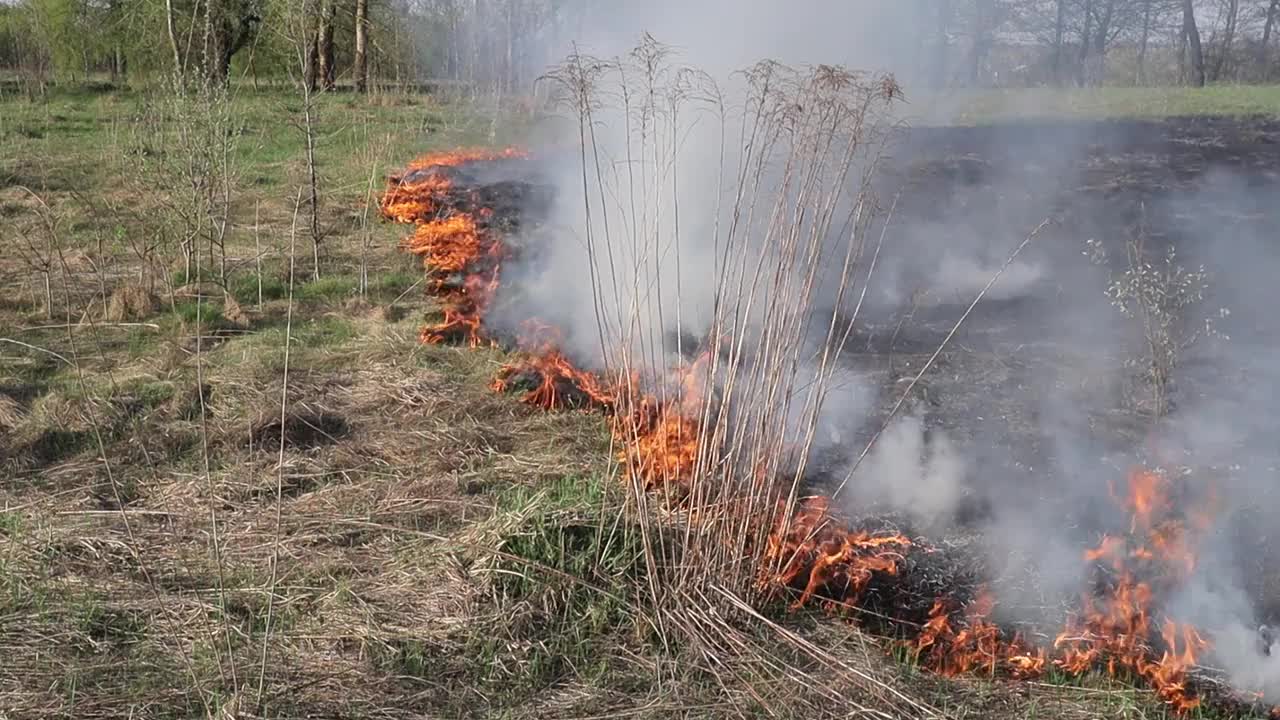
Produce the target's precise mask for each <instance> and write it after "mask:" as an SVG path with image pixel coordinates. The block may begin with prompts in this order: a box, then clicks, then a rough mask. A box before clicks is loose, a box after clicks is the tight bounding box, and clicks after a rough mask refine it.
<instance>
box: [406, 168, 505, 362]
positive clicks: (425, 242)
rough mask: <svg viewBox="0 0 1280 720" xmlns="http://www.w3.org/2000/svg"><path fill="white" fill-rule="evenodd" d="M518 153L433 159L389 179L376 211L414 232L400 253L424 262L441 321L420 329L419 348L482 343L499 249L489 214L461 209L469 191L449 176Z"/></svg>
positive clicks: (483, 210) (495, 282) (494, 288)
mask: <svg viewBox="0 0 1280 720" xmlns="http://www.w3.org/2000/svg"><path fill="white" fill-rule="evenodd" d="M524 155H525V153H524V152H523V151H521V150H517V149H514V148H508V149H505V150H486V149H465V150H457V151H452V152H445V153H432V154H429V155H424V156H423V157H421V158H419V159H417V160H415V161H414V162H413V163H411V164H410V165H409V170H408V171H407V172H406V173H404V174H403V175H398V176H394V177H392V178H390V180H389V182H388V186H387V191H386V193H385V194H384V195H383V197H382V213H383V215H384V216H386V217H388V218H390V219H393V220H396V221H398V222H403V223H412V224H414V225H415V226H416V227H415V228H414V232H413V235H411V236H409V237H407V238H405V239H404V241H402V242H401V247H402V248H403V249H405V250H406V251H408V252H411V253H413V254H415V255H417V256H419V257H421V258H422V262H423V265H424V266H425V267H426V268H427V271H428V272H429V273H430V278H429V284H428V288H429V290H430V291H431V293H432V294H433V295H434V296H435V297H436V298H437V299H438V300H439V301H440V304H441V306H442V308H441V311H442V313H443V315H444V318H443V320H441V321H440V322H438V323H434V324H431V325H427V326H426V327H424V328H423V329H422V332H421V340H422V342H424V343H432V344H434V343H458V344H466V345H470V346H471V347H476V346H479V345H481V344H484V342H485V341H486V338H485V335H484V332H483V326H482V320H483V318H484V314H485V311H486V310H487V309H488V306H489V304H490V302H491V301H492V299H493V296H494V293H495V292H496V291H497V288H498V274H499V269H500V267H501V264H502V259H503V258H502V254H503V246H502V243H501V242H500V241H499V240H498V239H497V238H496V237H494V236H493V234H492V233H491V232H490V231H489V230H488V228H487V223H488V220H489V219H490V216H491V212H489V210H488V209H487V208H483V207H481V208H476V209H475V210H474V211H471V210H468V209H467V208H468V207H470V206H471V205H472V202H471V200H470V198H469V196H468V193H469V191H468V190H466V189H465V188H458V187H455V185H454V181H453V177H454V175H453V173H455V172H457V169H458V168H460V167H461V166H464V165H466V164H467V163H473V162H480V161H486V160H500V159H504V158H514V157H523V156H524Z"/></svg>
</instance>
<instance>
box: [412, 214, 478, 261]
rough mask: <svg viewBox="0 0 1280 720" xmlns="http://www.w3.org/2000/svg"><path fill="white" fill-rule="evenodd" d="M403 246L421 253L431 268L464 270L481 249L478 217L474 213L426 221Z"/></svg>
mask: <svg viewBox="0 0 1280 720" xmlns="http://www.w3.org/2000/svg"><path fill="white" fill-rule="evenodd" d="M401 247H402V248H404V249H405V250H407V251H409V252H411V253H413V254H415V255H418V256H419V257H421V258H422V262H423V264H424V265H425V266H426V267H427V268H428V269H432V270H436V271H438V272H445V273H456V272H462V271H463V270H465V269H466V267H467V265H469V264H470V263H471V262H473V261H474V260H475V259H476V258H477V257H479V255H480V251H481V247H480V235H479V231H478V230H477V229H476V221H475V220H474V219H472V218H471V216H470V215H454V216H453V217H450V218H447V219H445V220H432V221H431V222H425V223H422V224H421V225H418V227H417V228H416V229H415V230H414V232H413V235H411V236H409V237H408V238H406V239H405V241H404V242H402V243H401Z"/></svg>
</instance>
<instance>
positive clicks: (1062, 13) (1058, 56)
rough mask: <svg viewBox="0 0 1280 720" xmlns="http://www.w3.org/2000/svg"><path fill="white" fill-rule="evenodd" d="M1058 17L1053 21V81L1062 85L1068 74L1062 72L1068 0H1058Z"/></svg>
mask: <svg viewBox="0 0 1280 720" xmlns="http://www.w3.org/2000/svg"><path fill="white" fill-rule="evenodd" d="M1057 5H1058V17H1057V19H1056V20H1054V23H1053V82H1054V84H1055V85H1062V84H1064V83H1065V82H1066V75H1065V74H1064V73H1063V72H1062V56H1063V47H1062V43H1063V40H1064V35H1065V34H1066V29H1067V0H1057Z"/></svg>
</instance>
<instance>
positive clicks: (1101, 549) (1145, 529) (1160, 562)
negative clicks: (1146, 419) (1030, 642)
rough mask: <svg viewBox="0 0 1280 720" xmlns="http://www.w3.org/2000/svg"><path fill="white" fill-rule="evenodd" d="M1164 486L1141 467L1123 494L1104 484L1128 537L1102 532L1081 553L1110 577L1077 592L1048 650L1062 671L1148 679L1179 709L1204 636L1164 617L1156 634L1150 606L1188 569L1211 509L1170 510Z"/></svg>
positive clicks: (1168, 486) (1188, 697)
mask: <svg viewBox="0 0 1280 720" xmlns="http://www.w3.org/2000/svg"><path fill="white" fill-rule="evenodd" d="M1172 492H1173V486H1172V482H1171V481H1170V479H1169V478H1168V477H1167V476H1166V475H1165V474H1163V473H1160V472H1156V471H1153V470H1148V469H1145V468H1138V469H1135V470H1133V471H1132V472H1130V473H1129V478H1128V492H1127V493H1126V494H1124V495H1120V494H1119V493H1117V492H1116V490H1115V488H1112V495H1113V496H1114V497H1115V498H1116V500H1117V501H1118V502H1119V503H1120V504H1121V505H1122V506H1123V507H1124V508H1125V509H1126V510H1128V511H1129V514H1130V524H1129V535H1128V536H1127V537H1124V538H1121V537H1116V536H1104V537H1103V538H1102V541H1101V542H1100V543H1099V544H1098V546H1097V547H1096V548H1093V549H1090V550H1087V551H1085V553H1084V558H1085V560H1086V561H1087V562H1090V563H1097V564H1100V565H1103V566H1104V567H1106V568H1107V570H1109V575H1110V577H1109V578H1107V580H1106V582H1105V583H1104V584H1103V587H1102V589H1101V590H1100V591H1099V592H1095V593H1086V594H1085V596H1084V597H1083V598H1082V600H1081V607H1080V610H1079V612H1078V613H1077V614H1076V615H1075V616H1074V617H1072V618H1071V620H1070V621H1069V622H1068V624H1067V627H1066V628H1065V629H1064V630H1063V631H1062V632H1061V633H1060V634H1059V635H1058V637H1057V638H1056V639H1055V641H1054V648H1055V649H1056V650H1058V651H1059V652H1060V653H1061V656H1060V657H1059V658H1057V659H1055V663H1056V664H1057V665H1058V666H1059V667H1061V668H1063V669H1064V670H1066V671H1068V672H1072V673H1081V672H1085V671H1087V670H1089V669H1091V668H1094V667H1098V666H1103V667H1105V668H1106V670H1107V672H1108V673H1110V674H1113V675H1114V674H1116V673H1118V672H1119V671H1121V670H1127V671H1129V672H1132V673H1134V674H1136V675H1138V676H1140V677H1143V678H1145V679H1146V680H1147V681H1148V682H1149V683H1151V685H1152V687H1153V688H1154V689H1155V691H1156V694H1157V695H1159V696H1160V698H1161V699H1162V700H1163V701H1164V702H1166V703H1167V704H1169V705H1171V706H1173V707H1174V708H1176V709H1177V710H1178V711H1180V712H1186V711H1188V710H1191V709H1192V708H1195V707H1198V706H1199V705H1200V699H1199V698H1197V697H1195V696H1194V694H1193V692H1192V691H1191V690H1190V689H1189V688H1188V686H1187V674H1188V671H1190V670H1191V669H1192V668H1193V667H1195V665H1196V662H1197V658H1198V656H1199V655H1201V654H1203V652H1204V651H1205V650H1207V649H1208V648H1209V642H1208V641H1207V640H1205V639H1204V637H1203V636H1202V635H1201V634H1200V632H1199V631H1197V630H1196V629H1195V628H1194V627H1192V626H1190V625H1187V624H1184V623H1178V622H1176V621H1174V620H1173V619H1171V618H1167V617H1166V618H1163V619H1162V620H1161V622H1160V624H1159V627H1160V630H1159V632H1158V633H1157V632H1156V631H1155V626H1156V623H1155V621H1154V616H1155V614H1156V613H1157V610H1158V609H1157V608H1156V607H1154V604H1155V601H1156V598H1157V597H1158V595H1160V594H1162V593H1158V592H1157V585H1158V587H1159V589H1161V590H1168V589H1171V588H1173V587H1176V586H1177V584H1178V583H1181V582H1183V581H1185V580H1186V579H1187V577H1189V576H1190V575H1191V573H1192V572H1193V571H1194V570H1195V565H1196V557H1195V552H1194V542H1193V540H1194V534H1195V533H1196V532H1200V531H1203V530H1205V529H1207V527H1208V524H1209V520H1210V518H1211V512H1200V513H1180V512H1178V511H1177V510H1176V503H1174V502H1173V496H1172ZM1211 505H1212V504H1210V506H1211ZM1156 646H1159V649H1157V647H1156Z"/></svg>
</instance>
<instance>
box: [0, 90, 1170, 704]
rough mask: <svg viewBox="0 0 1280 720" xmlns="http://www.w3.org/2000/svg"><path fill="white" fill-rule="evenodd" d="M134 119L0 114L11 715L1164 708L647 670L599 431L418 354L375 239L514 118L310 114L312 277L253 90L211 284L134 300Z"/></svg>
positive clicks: (675, 659)
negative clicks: (408, 164)
mask: <svg viewBox="0 0 1280 720" xmlns="http://www.w3.org/2000/svg"><path fill="white" fill-rule="evenodd" d="M147 102H148V98H147V97H146V96H144V95H142V94H136V93H135V94H128V93H109V94H88V93H75V92H67V93H58V94H55V95H53V96H51V97H50V98H49V99H47V101H45V102H41V103H35V104H33V103H28V102H26V101H21V100H13V99H8V100H5V101H3V103H0V217H2V218H3V228H4V229H3V230H0V233H3V234H2V235H0V238H3V242H4V247H5V248H6V252H5V253H3V255H2V256H0V283H2V285H0V287H3V288H4V290H3V291H0V328H2V330H0V655H2V656H3V657H4V662H3V663H0V717H15V718H18V717H21V718H40V717H76V718H88V717H126V716H127V717H223V718H231V717H257V716H265V717H301V716H310V717H359V718H365V717H378V718H398V717H406V718H407V717H422V716H430V717H462V716H476V717H480V716H484V717H573V716H581V717H586V716H594V717H604V716H610V714H611V713H613V714H614V715H613V716H619V717H620V716H627V717H671V716H681V717H722V716H754V715H761V716H763V715H766V714H768V715H779V714H781V715H788V716H796V717H811V716H812V715H813V711H814V708H824V707H825V708H828V709H829V710H830V711H831V713H833V714H848V713H850V712H853V711H854V710H853V709H852V708H855V707H857V706H864V705H865V706H877V704H878V703H882V702H883V703H888V704H890V705H894V706H897V707H901V703H900V702H899V701H898V700H893V701H892V702H890V700H886V698H888V697H889V696H890V695H893V694H894V693H898V694H901V695H903V696H910V697H911V698H913V700H912V702H913V703H914V705H910V706H909V707H912V708H914V709H913V710H911V711H910V712H907V713H906V714H911V715H932V716H946V717H956V718H962V717H980V716H991V715H996V716H1001V717H1023V718H1076V717H1079V718H1086V717H1117V718H1118V717H1124V718H1144V717H1162V716H1163V715H1164V711H1163V710H1162V709H1160V708H1158V707H1156V706H1154V705H1153V704H1152V703H1151V702H1150V700H1149V699H1147V697H1146V696H1145V695H1144V694H1143V693H1140V692H1135V691H1134V690H1132V689H1131V688H1127V687H1124V686H1119V685H1115V684H1113V683H1109V682H1102V681H1099V682H1093V681H1087V682H1084V683H1080V682H1071V683H1066V682H1046V683H1041V684H1037V685H1028V684H1022V685H1008V684H1004V683H999V682H987V681H983V680H981V679H967V680H958V681H943V680H939V679H937V678H932V677H929V676H926V675H923V674H921V673H919V672H918V671H917V670H916V669H915V668H914V667H913V665H912V664H911V663H910V662H908V661H899V660H894V654H893V653H892V652H890V647H889V642H888V641H885V640H877V639H873V638H869V637H866V636H864V635H862V634H861V633H859V632H858V631H857V630H855V629H853V628H852V627H850V626H848V625H846V624H844V623H841V622H834V621H818V620H817V619H813V618H792V619H790V620H789V621H788V622H790V623H793V624H794V627H795V628H796V629H797V631H798V632H800V633H802V635H803V637H804V638H807V639H809V640H810V641H812V642H815V643H817V644H819V645H820V646H821V647H823V648H828V649H829V652H830V653H831V656H830V657H832V658H837V659H838V663H836V664H827V665H824V664H822V663H816V662H815V661H814V660H813V658H812V657H810V656H807V655H803V654H793V655H787V654H786V653H787V648H788V647H790V645H789V644H788V641H784V640H783V639H782V638H785V637H787V636H786V635H782V634H779V631H778V630H777V629H771V628H770V627H768V626H761V627H747V628H743V629H742V630H741V635H735V636H733V638H734V639H733V642H734V643H735V644H734V645H733V646H732V647H731V648H727V649H726V648H713V649H711V650H710V651H709V650H708V649H707V648H696V647H676V646H671V645H669V644H665V643H664V642H663V639H662V638H656V637H654V634H653V633H652V632H651V626H650V624H649V620H650V618H648V616H647V614H646V612H645V611H644V610H643V609H642V608H643V600H642V597H641V596H642V595H643V593H642V588H643V576H644V572H645V570H644V567H643V563H641V562H640V559H639V558H640V554H639V552H638V551H637V549H636V542H637V540H636V536H635V530H634V528H629V527H628V526H627V525H626V523H624V522H620V521H619V517H620V513H619V506H620V503H621V502H622V500H621V499H620V498H619V497H618V496H619V494H620V493H619V492H618V489H617V487H616V484H615V482H614V480H613V479H611V478H609V477H607V476H606V472H607V469H606V465H607V462H606V459H607V457H608V453H609V447H608V438H607V436H606V432H605V428H604V426H603V423H601V422H600V420H599V419H598V418H596V417H593V416H589V415H581V414H574V413H564V414H542V413H538V412H534V411H531V410H528V409H526V408H524V407H523V406H521V405H519V404H518V403H517V402H516V401H515V400H513V399H511V398H507V397H502V396H498V395H495V394H493V393H491V392H490V391H489V390H488V389H487V388H486V385H487V382H488V380H489V379H490V378H491V377H492V376H493V373H494V370H495V369H496V365H497V364H498V363H499V362H501V360H502V358H501V355H500V354H499V353H498V352H497V351H489V350H483V351H470V350H465V349H454V348H448V347H439V346H422V345H419V344H418V343H417V342H416V332H417V328H418V326H419V325H420V324H421V322H422V321H423V318H424V316H425V315H428V314H430V313H432V312H434V308H432V307H431V306H430V305H428V304H426V303H425V301H423V300H421V293H420V292H418V291H415V290H414V288H413V284H414V283H415V282H416V280H417V279H418V278H419V277H420V271H419V268H417V267H416V266H415V263H414V262H413V261H412V260H410V259H408V258H406V257H405V256H403V254H401V253H398V252H397V251H396V249H395V246H396V241H397V239H398V237H399V236H400V235H401V234H403V232H404V229H403V228H401V227H396V226H390V225H382V224H378V223H376V222H375V223H366V222H363V218H365V217H366V210H367V208H366V204H367V202H368V199H369V194H368V189H369V178H370V177H371V176H372V177H374V178H381V177H382V176H384V175H385V174H386V173H387V172H388V171H390V170H393V169H395V168H397V167H399V166H400V165H402V164H403V163H404V162H405V161H407V160H409V159H411V158H412V157H413V156H415V155H417V154H418V153H420V152H422V151H425V150H428V149H431V148H438V147H448V146H454V145H458V144H470V143H476V142H482V143H490V142H501V141H502V140H503V139H504V138H503V135H504V134H505V133H507V132H509V131H511V128H512V127H513V125H512V123H511V122H508V121H506V120H504V121H503V122H501V123H497V122H495V121H493V120H492V119H491V118H489V117H487V116H481V115H477V114H475V113H474V112H472V111H470V110H467V109H464V108H460V107H455V106H446V105H440V104H438V103H436V102H433V101H432V100H431V99H429V98H424V97H421V96H418V97H408V96H405V97H380V98H375V99H373V100H366V99H363V98H357V97H351V96H346V97H328V98H321V100H320V103H319V107H318V117H319V118H320V125H319V135H318V137H319V147H318V155H319V159H320V172H321V179H322V189H323V203H322V213H321V220H322V223H323V229H324V244H323V261H322V265H321V268H320V270H321V272H320V275H321V279H319V280H312V279H310V276H311V270H312V268H311V266H310V264H309V263H310V249H309V242H310V240H309V239H308V238H307V237H306V235H305V233H298V232H294V231H291V228H292V227H293V226H294V221H293V214H294V205H295V202H296V197H297V192H298V187H299V184H300V183H301V182H302V180H303V179H304V178H305V172H304V170H305V166H304V164H303V157H304V156H305V153H304V149H305V142H304V136H303V134H302V133H301V131H300V129H299V128H298V127H297V125H296V123H297V121H298V117H299V110H300V104H299V102H298V101H297V100H296V99H294V98H289V97H284V96H278V95H276V96H271V95H254V94H252V93H249V92H247V91H246V92H244V93H243V94H242V95H240V96H239V97H237V98H236V99H235V101H234V102H233V109H234V113H235V117H236V118H237V123H238V125H242V131H241V133H240V136H239V137H240V142H239V144H238V146H237V147H236V150H235V154H234V157H233V159H232V165H233V166H234V167H235V168H236V169H237V171H238V173H237V179H236V186H235V193H234V201H233V203H232V215H231V230H230V231H229V234H228V238H229V239H228V242H227V255H228V256H229V262H228V266H229V268H230V270H229V274H228V276H227V278H226V280H225V281H219V282H221V283H222V285H223V286H224V287H217V286H215V284H214V283H210V282H203V283H192V282H190V280H191V278H187V277H183V272H182V270H181V267H180V265H179V264H178V263H177V262H176V261H175V258H174V257H172V256H166V257H164V258H163V259H164V261H165V264H164V270H165V276H164V277H162V278H159V279H158V280H156V281H155V282H154V283H153V287H152V288H151V290H152V291H153V292H152V293H151V295H148V294H147V292H146V288H142V289H140V288H139V287H138V278H139V277H141V276H142V275H143V273H142V271H141V270H140V268H139V264H140V263H139V260H138V257H137V254H136V252H135V251H134V249H135V248H137V247H138V246H139V245H140V244H142V245H145V241H146V240H147V239H148V238H163V237H164V236H165V235H164V234H165V233H166V232H170V231H171V229H172V228H171V225H169V224H168V223H169V222H170V219H169V218H166V217H165V216H164V215H163V213H164V211H165V209H166V208H168V207H169V205H167V204H166V203H167V202H168V199H171V198H172V197H173V196H176V195H180V194H181V193H182V192H183V191H184V189H183V188H181V187H173V186H166V185H164V184H163V183H161V182H159V181H158V180H157V177H159V176H150V177H151V179H152V180H153V181H154V182H150V183H149V182H148V177H149V176H148V175H147V174H146V173H145V172H140V171H139V170H138V167H139V165H140V164H142V162H143V161H142V160H140V159H139V157H138V155H137V154H136V153H135V149H136V148H137V147H138V137H137V130H138V127H139V121H138V118H139V117H140V115H142V114H144V113H145V112H146V107H147ZM379 182H380V181H379ZM375 184H376V183H375ZM375 214H376V213H375ZM291 246H293V250H292V251H291V250H290V248H291ZM49 248H52V251H50V253H49V259H48V262H47V263H45V264H43V265H42V262H41V258H42V257H44V256H43V255H42V254H41V252H42V249H49ZM259 258H261V260H262V263H261V264H262V267H263V270H262V271H261V272H259V271H258V265H259V263H258V259H259ZM291 264H293V265H296V267H297V271H296V272H295V273H293V275H292V276H291V275H290V273H289V267H290V265H291ZM362 264H363V265H367V267H368V269H369V277H370V281H369V283H368V286H367V288H365V289H364V290H363V291H362V289H361V282H360V272H359V268H360V267H361V265H362ZM46 271H47V276H48V278H49V286H50V288H51V292H50V293H49V295H50V296H52V298H53V302H52V305H51V306H49V304H48V301H47V299H46V293H45V290H44V278H45V276H46ZM291 277H292V279H291ZM260 286H261V288H262V290H261V300H260V296H259V287H260ZM224 288H225V289H224ZM131 293H132V297H133V300H132V301H130V300H129V298H130V297H131V295H130V294H131ZM139 293H141V295H139ZM228 296H229V297H230V298H231V300H228V299H227V297H228ZM121 308H124V309H123V310H122V309H121ZM282 408H283V411H282ZM752 647H756V648H758V647H772V648H776V649H777V652H778V653H779V657H780V658H783V660H785V663H782V664H781V665H779V666H774V665H770V666H769V667H768V668H765V669H762V667H761V665H760V664H759V663H758V662H757V661H756V660H754V659H753V658H752V657H751V653H749V652H746V651H745V650H741V649H742V648H752ZM733 648H739V651H735V650H734V649H733ZM709 657H714V658H715V662H714V663H712V662H710V661H709V660H708V658H709ZM779 662H781V661H779ZM829 662H835V661H834V660H832V661H829ZM854 666H856V667H857V668H858V669H859V670H858V672H859V673H861V675H857V677H856V678H855V674H851V673H849V672H848V668H849V667H854ZM780 668H782V669H780ZM867 678H872V680H867ZM894 697H897V696H896V695H894ZM6 713H8V714H7V715H6Z"/></svg>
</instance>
